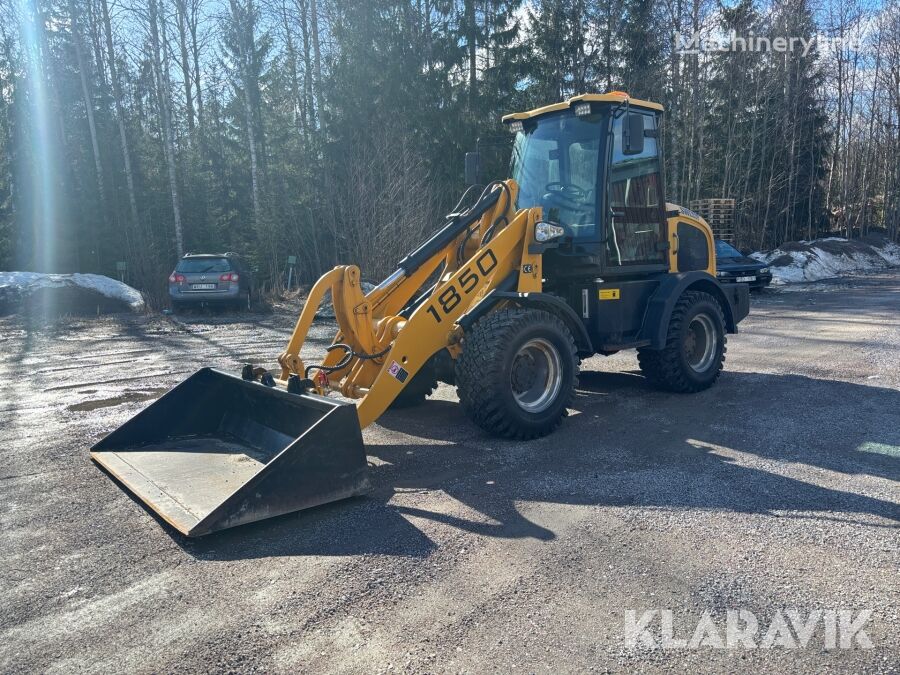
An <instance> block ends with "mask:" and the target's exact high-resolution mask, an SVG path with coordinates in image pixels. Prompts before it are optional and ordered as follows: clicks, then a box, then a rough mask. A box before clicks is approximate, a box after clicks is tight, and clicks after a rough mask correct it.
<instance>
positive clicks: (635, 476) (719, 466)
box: [173, 372, 900, 559]
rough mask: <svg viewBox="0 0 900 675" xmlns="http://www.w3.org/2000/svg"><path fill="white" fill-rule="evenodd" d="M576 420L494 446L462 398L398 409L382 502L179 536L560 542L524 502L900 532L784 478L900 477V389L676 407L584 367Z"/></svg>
mask: <svg viewBox="0 0 900 675" xmlns="http://www.w3.org/2000/svg"><path fill="white" fill-rule="evenodd" d="M573 409H574V413H575V414H573V415H571V416H570V417H569V418H568V419H567V420H566V421H564V423H563V426H562V427H561V428H560V429H559V430H558V431H557V432H556V433H555V434H552V435H551V436H549V437H547V438H544V439H538V440H536V441H531V442H528V443H515V442H511V441H504V440H498V439H494V438H491V437H488V436H486V435H485V434H483V433H482V432H480V431H479V430H477V429H476V428H475V427H474V426H472V425H471V423H469V422H468V420H466V419H465V417H463V415H462V412H461V410H460V409H459V406H458V405H457V404H456V403H454V402H449V401H428V402H427V403H426V404H425V405H424V406H422V407H420V408H415V409H408V410H403V411H392V412H390V413H388V414H386V415H385V416H384V417H383V418H382V419H381V420H380V422H379V425H380V426H381V427H384V428H386V429H390V430H392V431H394V432H395V433H394V434H391V436H392V437H393V436H396V435H398V434H399V435H400V436H401V437H402V438H403V441H404V442H403V443H397V444H387V445H378V444H370V445H368V446H367V450H368V453H369V455H370V457H372V458H375V460H376V461H375V462H374V463H373V466H371V467H370V472H371V478H372V484H373V490H372V493H371V494H370V495H369V496H367V497H363V498H357V499H353V500H349V501H345V502H340V503H336V504H331V505H328V506H325V507H320V508H317V509H311V510H308V511H305V512H301V513H299V514H292V515H288V516H283V517H280V518H276V519H272V520H269V521H263V522H260V523H255V524H251V525H247V526H244V527H240V528H236V529H234V530H230V531H225V532H221V533H217V534H213V535H210V536H208V537H206V538H203V539H197V540H188V539H186V538H183V537H181V536H180V535H177V534H173V536H175V537H176V539H177V540H178V541H179V543H180V545H181V546H182V547H183V548H184V549H185V550H186V551H187V552H188V553H190V554H191V555H193V556H196V557H199V558H204V559H235V558H253V557H261V556H273V555H312V554H314V555H352V554H371V553H379V554H387V555H397V556H413V557H423V556H427V555H428V554H429V553H430V552H431V551H432V550H433V549H434V547H435V544H434V543H433V542H432V541H430V540H429V539H428V538H427V537H426V536H425V535H424V534H423V533H422V532H421V531H420V530H419V529H418V528H416V527H415V526H414V525H413V523H411V522H410V521H409V520H408V519H407V518H406V517H405V516H414V517H418V518H427V519H431V520H434V521H437V522H441V523H444V524H446V525H450V526H452V527H457V528H459V529H461V530H464V531H467V532H471V533H474V534H478V535H482V536H490V537H500V538H521V537H533V538H537V539H541V540H550V539H553V538H554V533H553V532H551V531H549V530H547V529H545V528H543V527H541V526H539V525H537V524H536V523H533V522H531V521H529V520H528V519H527V518H525V517H524V516H523V515H522V514H521V513H520V512H519V510H518V509H517V508H516V503H518V502H522V501H525V502H529V501H537V502H552V503H560V504H578V505H591V506H626V505H627V506H637V507H662V508H670V509H703V510H715V511H726V512H728V511H730V512H735V513H758V514H773V513H776V512H777V514H778V515H779V516H782V517H784V516H785V515H787V516H791V515H792V514H790V513H787V514H786V513H784V512H802V513H801V514H799V515H798V516H797V517H811V518H821V519H823V520H839V521H846V522H864V523H865V524H867V525H869V526H875V527H894V525H892V524H890V523H886V522H878V520H879V519H883V520H886V521H900V505H898V504H897V503H896V502H892V501H886V500H882V499H877V498H873V497H867V496H863V495H859V494H856V493H854V492H851V491H845V490H842V489H839V488H833V487H823V486H821V485H816V484H812V483H809V482H806V481H803V480H797V479H794V478H791V477H789V475H785V474H790V465H791V464H792V463H797V464H806V465H809V466H814V467H818V468H821V469H826V470H828V471H833V472H837V473H841V474H847V475H852V474H868V475H871V476H877V477H881V478H886V479H890V480H900V456H898V454H897V453H898V452H900V427H898V425H897V424H896V414H897V413H896V411H897V410H900V392H897V391H895V390H893V389H887V388H880V387H871V386H865V385H858V384H852V383H846V382H836V381H826V380H816V379H812V378H808V377H803V376H797V375H771V374H760V373H725V374H723V376H722V381H721V382H720V383H719V386H717V387H714V388H713V389H711V390H709V391H707V392H703V393H701V394H696V395H690V396H679V395H673V394H668V393H663V392H657V391H655V390H653V389H651V388H650V386H649V385H648V384H647V383H646V381H645V380H644V379H643V378H642V377H640V376H639V375H637V374H633V373H621V372H619V373H605V372H602V373H601V372H582V374H581V385H580V387H579V391H578V393H577V395H576V399H575V402H574V405H573ZM892 416H893V421H892ZM417 439H421V442H419V441H418V440H417ZM435 442H437V444H435ZM773 462H774V463H776V464H775V466H773V464H772V463H773ZM775 467H777V468H778V469H779V470H778V472H775V471H773V470H770V469H772V468H775ZM410 491H413V492H415V491H422V492H426V493H427V492H430V491H442V492H444V493H446V494H448V495H450V496H451V497H452V498H454V499H455V500H458V501H459V502H461V503H463V504H465V505H466V506H468V507H470V508H471V509H473V510H475V511H477V512H478V513H480V514H482V516H483V518H478V519H477V520H475V519H466V518H462V517H459V516H455V515H451V514H447V513H442V512H435V511H429V510H427V509H424V508H422V507H419V506H416V507H411V506H406V505H402V504H398V503H397V501H402V500H393V501H392V498H393V497H394V496H395V495H396V494H398V493H401V492H403V493H406V492H410ZM873 517H874V519H873Z"/></svg>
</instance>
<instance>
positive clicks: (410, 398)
mask: <svg viewBox="0 0 900 675" xmlns="http://www.w3.org/2000/svg"><path fill="white" fill-rule="evenodd" d="M436 388H437V376H436V375H435V370H434V365H433V363H432V361H431V360H429V361H427V362H426V363H425V365H424V366H422V367H421V368H420V369H419V372H418V373H416V374H415V375H413V378H412V379H411V380H410V381H409V384H407V385H406V386H405V387H403V389H402V390H401V391H400V393H399V394H398V395H397V398H395V399H394V400H393V401H392V402H391V405H390V406H389V407H390V408H392V409H398V408H413V407H415V406H417V405H422V404H423V403H425V399H426V398H428V397H429V396H431V395H432V394H433V393H434V390H435V389H436Z"/></svg>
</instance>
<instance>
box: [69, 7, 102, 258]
mask: <svg viewBox="0 0 900 675" xmlns="http://www.w3.org/2000/svg"><path fill="white" fill-rule="evenodd" d="M69 14H70V16H71V18H72V42H73V44H74V46H75V60H76V62H77V63H78V75H79V79H80V80H81V96H82V98H83V99H84V109H85V113H86V114H87V121H88V129H89V131H90V134H91V151H92V152H93V155H94V171H95V172H96V174H97V196H98V197H99V201H100V218H101V220H102V222H103V225H104V230H108V229H109V228H108V226H109V220H108V217H109V213H108V211H107V204H106V190H105V189H104V185H103V160H102V158H101V157H100V143H99V142H98V140H97V124H96V121H95V120H94V102H93V99H92V97H91V88H90V85H89V84H88V77H87V70H86V69H87V64H86V63H85V59H84V46H83V44H82V42H81V27H80V26H79V23H78V10H77V9H76V8H75V2H74V0H69ZM90 233H91V234H90V236H91V245H92V247H93V249H94V251H93V253H94V263H95V264H96V265H97V266H98V269H99V265H100V246H99V237H98V234H97V226H96V225H95V224H91V226H90Z"/></svg>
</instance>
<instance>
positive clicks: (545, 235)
mask: <svg viewBox="0 0 900 675" xmlns="http://www.w3.org/2000/svg"><path fill="white" fill-rule="evenodd" d="M565 233H566V231H565V230H564V229H563V228H561V227H560V226H559V225H554V224H553V223H545V222H544V221H541V222H539V223H537V224H535V226H534V238H535V241H550V240H551V239H556V238H557V237H561V236H563V235H564V234H565Z"/></svg>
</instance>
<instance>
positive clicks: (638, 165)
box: [503, 92, 668, 275]
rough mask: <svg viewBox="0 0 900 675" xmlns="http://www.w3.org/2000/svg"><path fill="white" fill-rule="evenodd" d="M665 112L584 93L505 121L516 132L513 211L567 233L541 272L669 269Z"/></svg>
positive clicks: (616, 96) (624, 98) (621, 97)
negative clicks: (536, 212)
mask: <svg viewBox="0 0 900 675" xmlns="http://www.w3.org/2000/svg"><path fill="white" fill-rule="evenodd" d="M661 114H662V106H660V105H658V104H656V103H651V102H649V101H640V100H635V99H629V97H628V95H627V94H625V93H622V92H612V93H609V94H586V95H582V96H576V97H573V98H570V99H569V100H567V101H564V102H562V103H558V104H555V105H551V106H546V107H543V108H538V109H536V110H532V111H529V112H525V113H515V114H512V115H506V116H505V117H504V118H503V122H504V123H505V124H507V125H508V126H509V127H510V130H511V131H513V132H515V134H516V137H515V142H514V145H513V151H512V159H511V174H510V175H511V176H512V178H514V179H515V181H516V182H517V183H518V185H519V195H518V199H517V203H516V207H517V208H518V209H522V208H530V207H534V206H540V207H542V208H543V218H544V219H545V220H548V221H551V222H554V223H558V224H560V225H562V226H563V228H564V229H565V235H564V237H563V238H562V239H561V240H560V242H559V246H558V248H556V249H555V250H552V251H548V252H547V258H546V264H547V266H548V268H555V270H556V271H557V273H561V274H563V275H567V274H573V275H574V274H577V275H584V274H585V273H596V274H598V275H599V274H601V273H602V274H604V275H610V274H623V275H632V274H648V273H652V272H655V271H659V272H664V271H666V269H667V268H668V253H667V250H668V243H667V239H668V237H667V232H666V207H665V197H664V194H663V180H662V149H661V147H660V143H659V118H660V116H661Z"/></svg>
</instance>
